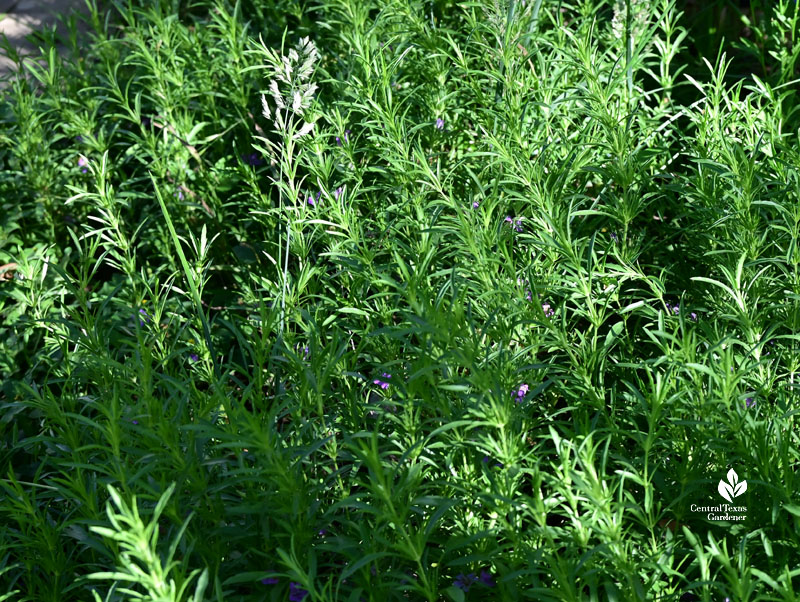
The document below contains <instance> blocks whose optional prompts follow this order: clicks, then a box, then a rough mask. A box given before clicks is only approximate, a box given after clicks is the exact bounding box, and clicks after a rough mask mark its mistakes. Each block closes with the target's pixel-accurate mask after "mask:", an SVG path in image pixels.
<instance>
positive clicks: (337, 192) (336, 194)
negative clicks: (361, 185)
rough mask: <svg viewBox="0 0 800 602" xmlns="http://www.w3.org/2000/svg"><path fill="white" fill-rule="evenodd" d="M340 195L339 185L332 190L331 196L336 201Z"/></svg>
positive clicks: (340, 188)
mask: <svg viewBox="0 0 800 602" xmlns="http://www.w3.org/2000/svg"><path fill="white" fill-rule="evenodd" d="M340 196H342V187H341V186H339V188H337V189H336V190H334V191H333V198H335V199H336V200H337V201H338V200H339V197H340Z"/></svg>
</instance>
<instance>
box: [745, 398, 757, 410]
mask: <svg viewBox="0 0 800 602" xmlns="http://www.w3.org/2000/svg"><path fill="white" fill-rule="evenodd" d="M744 403H745V407H746V408H752V407H753V406H754V405H756V402H755V400H754V399H753V398H752V397H748V398H747V399H745V400H744Z"/></svg>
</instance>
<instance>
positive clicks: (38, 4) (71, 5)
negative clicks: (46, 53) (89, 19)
mask: <svg viewBox="0 0 800 602" xmlns="http://www.w3.org/2000/svg"><path fill="white" fill-rule="evenodd" d="M73 11H78V12H82V13H86V12H87V11H86V2H85V1H84V0H0V34H4V35H5V36H7V37H8V41H9V42H10V43H11V45H12V46H13V47H14V48H16V49H17V50H18V52H20V54H21V55H29V54H32V53H37V54H38V50H37V48H36V45H35V44H32V43H31V42H30V41H28V40H26V39H25V38H26V37H27V36H29V35H30V34H31V33H33V32H35V31H41V30H43V29H45V28H48V27H52V26H53V25H54V24H56V23H58V20H59V18H61V19H65V18H66V17H67V16H68V15H69V14H70V13H72V12H73ZM58 30H59V32H61V33H62V34H63V33H65V31H66V30H65V28H64V26H63V25H59V28H58ZM13 68H14V63H13V62H12V61H11V60H9V59H8V58H7V57H5V56H0V78H3V77H4V76H6V75H8V73H9V72H10V71H11V70H13Z"/></svg>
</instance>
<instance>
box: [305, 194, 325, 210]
mask: <svg viewBox="0 0 800 602" xmlns="http://www.w3.org/2000/svg"><path fill="white" fill-rule="evenodd" d="M321 194H322V191H321V190H320V191H319V192H318V193H317V196H316V198H315V197H314V196H313V195H311V194H309V195H308V198H306V202H307V203H308V204H309V205H311V206H312V207H316V205H317V201H319V197H320V195H321Z"/></svg>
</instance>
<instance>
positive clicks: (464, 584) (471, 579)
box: [453, 573, 478, 592]
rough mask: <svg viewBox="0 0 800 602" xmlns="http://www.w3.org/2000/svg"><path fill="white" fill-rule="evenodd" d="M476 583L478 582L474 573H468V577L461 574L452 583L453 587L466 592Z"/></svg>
mask: <svg viewBox="0 0 800 602" xmlns="http://www.w3.org/2000/svg"><path fill="white" fill-rule="evenodd" d="M477 582H478V577H477V576H476V575H475V573H470V574H469V575H465V574H464V573H461V574H460V575H457V576H456V580H455V581H453V585H455V586H456V587H457V588H459V589H460V590H463V591H465V592H468V591H469V588H470V587H472V586H473V585H475V584H476V583H477Z"/></svg>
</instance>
